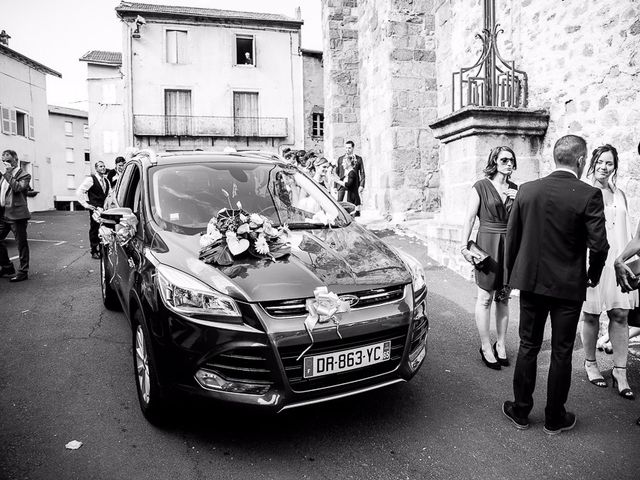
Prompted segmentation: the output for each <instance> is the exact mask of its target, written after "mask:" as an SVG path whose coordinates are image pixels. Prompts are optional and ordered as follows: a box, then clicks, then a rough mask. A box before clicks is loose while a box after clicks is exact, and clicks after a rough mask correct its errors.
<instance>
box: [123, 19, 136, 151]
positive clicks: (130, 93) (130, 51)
mask: <svg viewBox="0 0 640 480" xmlns="http://www.w3.org/2000/svg"><path fill="white" fill-rule="evenodd" d="M123 21H124V20H123ZM125 25H126V26H127V37H128V43H129V48H128V49H127V50H128V55H129V59H128V63H129V65H128V67H129V75H128V76H127V77H128V78H127V83H128V86H129V88H128V89H127V90H128V97H129V98H128V99H127V100H128V103H129V115H128V116H129V122H128V125H127V128H128V130H129V131H128V132H127V133H128V135H129V146H130V147H135V142H134V137H133V38H132V36H131V28H130V25H129V23H127V22H125Z"/></svg>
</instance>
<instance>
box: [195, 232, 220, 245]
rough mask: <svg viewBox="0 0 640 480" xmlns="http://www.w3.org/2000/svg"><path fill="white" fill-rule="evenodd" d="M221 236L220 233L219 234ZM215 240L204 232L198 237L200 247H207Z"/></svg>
mask: <svg viewBox="0 0 640 480" xmlns="http://www.w3.org/2000/svg"><path fill="white" fill-rule="evenodd" d="M220 236H222V235H220ZM213 242H215V240H214V239H213V237H212V236H211V235H209V234H208V233H205V234H204V235H202V236H201V237H200V248H207V247H208V246H209V245H212V244H213Z"/></svg>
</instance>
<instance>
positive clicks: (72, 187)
mask: <svg viewBox="0 0 640 480" xmlns="http://www.w3.org/2000/svg"><path fill="white" fill-rule="evenodd" d="M69 178H71V180H72V183H73V186H69ZM75 185H76V174H75V173H67V190H75V189H76V186H75Z"/></svg>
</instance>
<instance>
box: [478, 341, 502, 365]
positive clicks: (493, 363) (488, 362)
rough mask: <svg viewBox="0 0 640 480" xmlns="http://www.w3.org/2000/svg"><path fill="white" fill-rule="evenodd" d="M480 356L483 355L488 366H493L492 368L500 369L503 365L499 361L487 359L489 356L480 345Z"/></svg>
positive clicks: (483, 359)
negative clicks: (486, 355)
mask: <svg viewBox="0 0 640 480" xmlns="http://www.w3.org/2000/svg"><path fill="white" fill-rule="evenodd" d="M480 356H481V357H482V361H483V362H484V364H485V365H486V366H487V367H489V368H491V369H492V370H500V368H501V367H500V364H499V363H498V362H490V361H489V360H487V358H486V357H485V356H484V352H483V351H482V347H480Z"/></svg>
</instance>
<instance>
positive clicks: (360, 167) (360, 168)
mask: <svg viewBox="0 0 640 480" xmlns="http://www.w3.org/2000/svg"><path fill="white" fill-rule="evenodd" d="M345 156H346V155H342V156H340V157H338V165H336V176H337V177H338V178H339V179H343V178H344V165H343V163H344V157H345ZM355 157H356V166H355V167H353V169H354V170H355V171H356V172H358V187H363V188H364V182H365V173H364V162H363V161H362V157H361V156H360V155H355ZM336 187H338V190H346V189H345V187H344V186H342V185H339V184H336ZM356 190H357V188H356Z"/></svg>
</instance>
